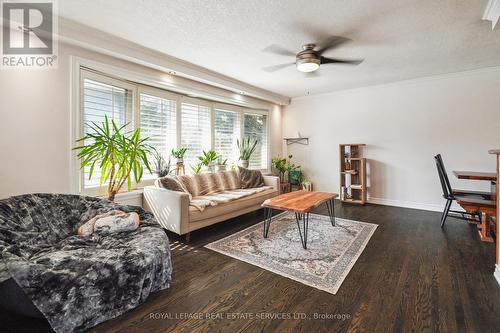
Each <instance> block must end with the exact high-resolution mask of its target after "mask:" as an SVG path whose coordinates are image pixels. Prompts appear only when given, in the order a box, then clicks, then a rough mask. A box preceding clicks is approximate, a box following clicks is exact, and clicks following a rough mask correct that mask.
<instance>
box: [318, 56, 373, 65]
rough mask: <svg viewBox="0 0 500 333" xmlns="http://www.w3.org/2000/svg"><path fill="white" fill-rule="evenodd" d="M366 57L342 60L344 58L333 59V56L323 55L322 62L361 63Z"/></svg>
mask: <svg viewBox="0 0 500 333" xmlns="http://www.w3.org/2000/svg"><path fill="white" fill-rule="evenodd" d="M363 61H364V59H357V60H342V59H333V58H326V57H321V64H322V65H323V64H344V65H359V64H360V63H362V62H363Z"/></svg>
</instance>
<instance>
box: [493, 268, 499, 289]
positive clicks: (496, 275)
mask: <svg viewBox="0 0 500 333" xmlns="http://www.w3.org/2000/svg"><path fill="white" fill-rule="evenodd" d="M493 275H494V276H495V279H496V280H497V282H498V285H500V264H496V265H495V272H494V273H493Z"/></svg>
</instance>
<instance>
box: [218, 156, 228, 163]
mask: <svg viewBox="0 0 500 333" xmlns="http://www.w3.org/2000/svg"><path fill="white" fill-rule="evenodd" d="M222 158H223V157H222V156H220V155H219V156H217V165H226V164H227V158H226V159H225V160H223V159H222Z"/></svg>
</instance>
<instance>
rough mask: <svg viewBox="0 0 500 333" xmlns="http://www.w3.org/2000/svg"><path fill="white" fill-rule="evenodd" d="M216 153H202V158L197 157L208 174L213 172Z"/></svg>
mask: <svg viewBox="0 0 500 333" xmlns="http://www.w3.org/2000/svg"><path fill="white" fill-rule="evenodd" d="M217 158H218V156H217V153H216V152H215V151H214V150H209V151H203V155H202V156H198V159H199V160H200V163H201V165H203V166H205V167H206V169H207V171H208V172H212V173H213V172H215V161H217Z"/></svg>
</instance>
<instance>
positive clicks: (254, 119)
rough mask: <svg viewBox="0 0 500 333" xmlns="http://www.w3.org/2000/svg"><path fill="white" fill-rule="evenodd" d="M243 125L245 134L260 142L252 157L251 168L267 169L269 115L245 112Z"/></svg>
mask: <svg viewBox="0 0 500 333" xmlns="http://www.w3.org/2000/svg"><path fill="white" fill-rule="evenodd" d="M243 126H244V131H243V136H244V137H250V138H251V139H252V140H257V142H258V143H257V146H256V147H255V151H254V153H253V154H252V157H251V158H250V168H254V169H267V160H268V155H267V146H268V145H267V116H266V115H263V114H248V113H245V115H244V125H243Z"/></svg>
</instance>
